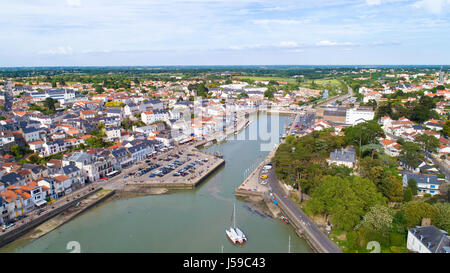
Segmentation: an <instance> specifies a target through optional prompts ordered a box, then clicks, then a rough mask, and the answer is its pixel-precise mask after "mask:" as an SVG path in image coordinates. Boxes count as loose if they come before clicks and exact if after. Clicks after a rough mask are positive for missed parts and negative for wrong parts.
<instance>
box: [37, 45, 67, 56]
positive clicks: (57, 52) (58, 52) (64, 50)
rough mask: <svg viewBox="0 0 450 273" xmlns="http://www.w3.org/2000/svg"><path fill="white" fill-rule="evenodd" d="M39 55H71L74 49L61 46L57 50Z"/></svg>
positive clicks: (40, 52) (45, 51)
mask: <svg viewBox="0 0 450 273" xmlns="http://www.w3.org/2000/svg"><path fill="white" fill-rule="evenodd" d="M38 53H39V54H42V55H71V54H72V53H73V49H72V47H70V46H60V47H57V48H55V49H49V50H44V51H39V52H38Z"/></svg>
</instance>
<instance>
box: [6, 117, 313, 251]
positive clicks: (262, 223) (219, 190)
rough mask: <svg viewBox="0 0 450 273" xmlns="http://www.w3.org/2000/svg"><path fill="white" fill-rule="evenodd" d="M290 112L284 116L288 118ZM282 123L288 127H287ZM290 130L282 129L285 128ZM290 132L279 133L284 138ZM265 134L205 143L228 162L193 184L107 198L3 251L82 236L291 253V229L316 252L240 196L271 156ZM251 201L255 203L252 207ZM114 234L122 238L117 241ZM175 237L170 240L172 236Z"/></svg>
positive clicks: (85, 245) (85, 240)
mask: <svg viewBox="0 0 450 273" xmlns="http://www.w3.org/2000/svg"><path fill="white" fill-rule="evenodd" d="M285 118H286V116H280V117H279V122H280V124H283V123H282V122H284V119H285ZM250 119H253V120H254V122H251V123H250V125H249V127H247V128H246V129H245V130H242V131H240V132H239V135H238V139H245V135H248V134H249V131H250V130H257V128H258V126H263V127H264V126H267V124H266V123H267V115H266V114H261V115H251V116H250ZM280 127H282V126H280ZM280 129H282V128H280ZM281 133H282V132H281V131H280V132H274V135H273V137H274V138H275V139H278V138H279V134H281ZM261 143H262V141H260V140H233V137H229V139H228V140H227V142H225V143H223V144H217V145H213V146H211V147H209V148H206V149H204V151H205V152H206V153H215V152H217V151H223V159H224V160H225V161H226V164H225V165H224V167H222V168H221V169H219V170H218V171H216V173H214V174H213V175H212V176H210V177H208V178H207V179H206V180H205V181H204V182H203V183H201V184H200V185H199V186H198V187H196V188H195V189H193V190H189V191H185V190H183V191H180V190H172V191H170V193H169V194H163V195H151V196H141V197H134V198H124V199H118V200H111V201H108V202H104V203H102V204H100V205H97V206H95V207H93V208H91V209H90V210H89V211H87V212H85V213H83V214H82V215H79V216H78V217H76V218H75V219H73V220H72V221H70V222H68V223H66V224H65V225H63V226H61V227H59V228H57V229H55V230H53V231H51V232H50V233H48V234H46V235H45V236H42V237H40V238H38V239H35V240H31V241H27V242H13V243H11V244H9V245H7V246H5V247H3V248H1V249H0V251H1V252H67V250H66V244H67V243H68V242H69V241H77V242H79V243H80V245H81V252H105V251H107V252H155V253H156V252H158V253H168V252H212V253H217V252H218V251H220V249H218V247H217V246H220V245H223V252H224V253H229V252H231V253H233V252H234V253H237V252H246V253H251V252H281V253H282V252H284V253H285V252H286V244H287V237H288V236H291V251H292V252H312V249H311V248H310V247H309V246H308V245H307V243H306V241H305V240H303V239H302V238H299V237H297V236H296V234H295V231H294V230H293V229H292V228H291V227H290V226H288V225H286V224H284V223H283V222H282V221H280V220H279V219H276V218H271V217H267V216H266V215H267V213H263V211H264V207H265V206H264V204H262V205H261V204H260V203H257V204H250V203H247V202H246V201H245V200H243V199H241V198H236V197H235V195H234V190H235V189H236V187H237V186H238V185H240V184H241V183H242V181H243V180H244V179H245V177H246V176H245V170H246V169H248V168H250V167H251V166H252V165H254V164H256V165H257V164H259V162H260V161H261V160H262V159H263V158H264V157H265V156H266V155H267V152H266V151H261ZM233 203H236V210H238V211H239V213H238V214H237V215H236V221H237V223H239V228H240V229H241V230H242V231H245V232H246V233H249V234H250V233H251V240H249V241H248V242H246V243H245V245H244V246H243V247H239V248H237V247H235V246H234V245H232V244H230V243H229V240H228V238H226V236H224V233H223V232H224V227H226V226H228V225H229V224H230V222H229V217H224V215H230V208H231V207H232V205H233ZM249 206H250V207H249ZM111 238H114V239H113V240H112V239H111ZM169 238H170V239H169Z"/></svg>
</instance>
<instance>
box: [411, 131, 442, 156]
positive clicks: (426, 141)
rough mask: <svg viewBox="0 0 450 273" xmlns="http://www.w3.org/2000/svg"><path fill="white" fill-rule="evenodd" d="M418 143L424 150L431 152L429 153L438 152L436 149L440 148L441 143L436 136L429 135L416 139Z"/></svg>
mask: <svg viewBox="0 0 450 273" xmlns="http://www.w3.org/2000/svg"><path fill="white" fill-rule="evenodd" d="M415 140H416V142H417V143H419V145H420V146H421V147H422V149H423V150H426V151H429V152H432V153H434V152H436V149H437V148H439V146H440V142H439V139H437V138H436V137H434V136H430V135H427V134H423V135H420V136H417V137H416V138H415Z"/></svg>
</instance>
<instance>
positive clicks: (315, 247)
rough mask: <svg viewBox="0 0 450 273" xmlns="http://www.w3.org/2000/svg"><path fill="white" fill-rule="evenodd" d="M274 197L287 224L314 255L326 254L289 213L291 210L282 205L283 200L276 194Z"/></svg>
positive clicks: (292, 214)
mask: <svg viewBox="0 0 450 273" xmlns="http://www.w3.org/2000/svg"><path fill="white" fill-rule="evenodd" d="M273 195H274V196H275V199H276V200H277V201H278V207H279V208H280V209H281V211H282V212H283V215H284V216H285V217H287V218H288V219H289V223H290V224H291V225H292V226H293V227H294V228H295V232H296V233H297V235H299V236H301V237H302V238H304V239H305V240H306V241H307V242H308V244H309V246H310V247H311V248H312V249H313V250H314V252H316V253H326V252H327V251H325V250H324V249H322V247H321V246H320V245H319V244H318V243H317V242H316V240H315V239H314V236H313V235H312V234H311V233H310V232H309V229H308V228H305V227H304V225H303V223H301V222H300V220H299V219H298V218H297V217H295V214H294V213H292V212H291V210H290V209H289V208H288V207H287V206H286V204H284V202H283V200H282V199H281V198H279V197H278V196H277V194H276V193H273Z"/></svg>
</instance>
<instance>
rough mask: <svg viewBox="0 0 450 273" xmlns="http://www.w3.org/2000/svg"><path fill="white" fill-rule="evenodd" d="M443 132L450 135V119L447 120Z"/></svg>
mask: <svg viewBox="0 0 450 273" xmlns="http://www.w3.org/2000/svg"><path fill="white" fill-rule="evenodd" d="M442 133H443V134H444V136H447V137H448V136H450V120H447V121H445V124H444V128H443V129H442Z"/></svg>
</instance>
